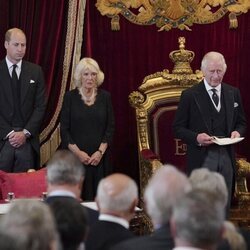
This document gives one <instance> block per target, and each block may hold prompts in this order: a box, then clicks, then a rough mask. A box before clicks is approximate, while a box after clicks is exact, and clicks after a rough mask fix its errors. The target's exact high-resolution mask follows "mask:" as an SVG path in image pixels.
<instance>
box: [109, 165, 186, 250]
mask: <svg viewBox="0 0 250 250" xmlns="http://www.w3.org/2000/svg"><path fill="white" fill-rule="evenodd" d="M190 189H191V185H190V183H189V181H188V178H187V177H186V176H185V175H184V174H183V173H181V172H180V171H178V170H177V169H176V168H175V167H173V166H171V165H165V166H163V167H162V168H160V169H159V170H157V171H156V173H155V175H154V176H153V177H152V178H151V179H150V181H149V183H148V185H147V187H146V190H145V193H144V200H145V204H146V210H147V213H148V215H149V216H150V218H151V220H152V223H153V226H154V232H153V233H152V235H145V236H141V237H137V238H133V239H129V240H126V241H124V242H121V243H120V244H117V245H115V246H114V247H113V248H112V250H152V249H153V250H172V248H173V247H174V241H173V238H172V236H171V233H170V226H169V220H170V216H171V213H172V208H173V206H174V205H175V203H176V202H177V201H178V200H179V199H181V197H182V196H183V195H184V193H186V192H188V191H189V190H190Z"/></svg>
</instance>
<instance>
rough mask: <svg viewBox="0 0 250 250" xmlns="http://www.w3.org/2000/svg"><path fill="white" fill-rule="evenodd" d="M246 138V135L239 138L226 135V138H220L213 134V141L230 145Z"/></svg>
mask: <svg viewBox="0 0 250 250" xmlns="http://www.w3.org/2000/svg"><path fill="white" fill-rule="evenodd" d="M242 140H244V137H238V138H233V139H231V138H229V137H225V138H218V137H216V136H213V140H212V141H213V142H214V143H216V144H218V145H230V144H235V143H238V142H240V141H242Z"/></svg>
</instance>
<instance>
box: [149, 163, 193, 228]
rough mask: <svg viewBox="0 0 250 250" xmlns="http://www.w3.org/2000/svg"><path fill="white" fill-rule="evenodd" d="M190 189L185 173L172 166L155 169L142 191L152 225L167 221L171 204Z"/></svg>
mask: <svg viewBox="0 0 250 250" xmlns="http://www.w3.org/2000/svg"><path fill="white" fill-rule="evenodd" d="M190 189H191V185H190V183H189V180H188V178H187V177H186V175H185V174H183V173H181V172H180V171H179V170H177V169H176V168H175V167H174V166H171V165H165V166H163V167H161V168H160V169H159V170H157V171H156V173H155V174H154V175H153V177H152V178H151V179H150V181H149V183H148V185H147V187H146V189H145V193H144V198H145V202H146V206H147V212H148V214H149V216H150V217H151V219H152V221H153V223H154V225H157V224H166V223H168V222H169V219H170V216H171V212H172V208H173V205H174V204H175V203H176V202H177V201H178V200H179V199H180V198H181V197H182V196H183V195H184V193H186V192H188V191H189V190H190Z"/></svg>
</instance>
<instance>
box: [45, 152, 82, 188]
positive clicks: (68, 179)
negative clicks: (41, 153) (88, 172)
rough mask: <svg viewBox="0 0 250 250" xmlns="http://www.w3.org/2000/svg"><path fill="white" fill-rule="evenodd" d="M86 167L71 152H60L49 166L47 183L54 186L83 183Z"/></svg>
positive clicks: (53, 157)
mask: <svg viewBox="0 0 250 250" xmlns="http://www.w3.org/2000/svg"><path fill="white" fill-rule="evenodd" d="M83 176H84V166H83V164H82V163H81V161H80V160H79V159H78V158H77V157H76V156H75V155H74V154H73V153H72V152H71V151H69V150H58V151H57V152H56V153H55V154H54V155H53V156H52V158H51V160H50V161H49V162H48V164H47V181H48V183H49V184H52V185H63V184H69V185H75V184H78V183H80V182H81V181H82V178H83Z"/></svg>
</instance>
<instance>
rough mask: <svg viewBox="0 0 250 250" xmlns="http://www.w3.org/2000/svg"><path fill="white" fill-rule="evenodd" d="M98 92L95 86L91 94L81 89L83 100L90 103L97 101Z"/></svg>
mask: <svg viewBox="0 0 250 250" xmlns="http://www.w3.org/2000/svg"><path fill="white" fill-rule="evenodd" d="M96 93H97V89H96V88H94V89H93V90H92V94H91V95H90V96H86V95H85V94H84V93H83V89H82V88H81V89H80V94H81V97H82V100H83V101H84V102H85V103H86V104H88V105H90V104H93V103H94V102H95V97H96Z"/></svg>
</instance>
